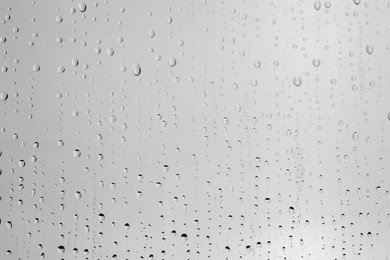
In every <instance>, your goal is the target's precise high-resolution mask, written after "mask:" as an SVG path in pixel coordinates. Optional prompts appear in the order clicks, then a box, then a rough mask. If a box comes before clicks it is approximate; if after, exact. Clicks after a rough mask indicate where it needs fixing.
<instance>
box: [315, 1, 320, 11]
mask: <svg viewBox="0 0 390 260" xmlns="http://www.w3.org/2000/svg"><path fill="white" fill-rule="evenodd" d="M314 9H316V10H317V11H318V10H320V9H321V2H320V1H318V0H316V1H314Z"/></svg>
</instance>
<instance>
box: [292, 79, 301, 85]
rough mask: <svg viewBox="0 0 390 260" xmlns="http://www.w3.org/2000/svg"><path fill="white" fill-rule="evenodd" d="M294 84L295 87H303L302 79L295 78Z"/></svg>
mask: <svg viewBox="0 0 390 260" xmlns="http://www.w3.org/2000/svg"><path fill="white" fill-rule="evenodd" d="M293 83H294V85H295V86H297V87H299V86H300V85H302V79H301V78H300V77H294V79H293Z"/></svg>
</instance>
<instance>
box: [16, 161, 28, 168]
mask: <svg viewBox="0 0 390 260" xmlns="http://www.w3.org/2000/svg"><path fill="white" fill-rule="evenodd" d="M18 165H19V167H21V168H23V167H24V166H26V162H25V161H24V160H20V161H19V163H18Z"/></svg>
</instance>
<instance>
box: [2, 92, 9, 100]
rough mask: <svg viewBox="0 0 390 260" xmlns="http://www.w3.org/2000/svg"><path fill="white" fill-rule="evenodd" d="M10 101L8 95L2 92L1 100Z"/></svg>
mask: <svg viewBox="0 0 390 260" xmlns="http://www.w3.org/2000/svg"><path fill="white" fill-rule="evenodd" d="M7 99H8V94H7V93H6V92H0V100H1V101H6V100H7Z"/></svg>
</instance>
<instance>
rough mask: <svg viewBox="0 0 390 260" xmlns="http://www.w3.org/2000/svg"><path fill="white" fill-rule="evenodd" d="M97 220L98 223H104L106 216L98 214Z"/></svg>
mask: <svg viewBox="0 0 390 260" xmlns="http://www.w3.org/2000/svg"><path fill="white" fill-rule="evenodd" d="M98 219H99V221H100V222H102V221H104V220H105V219H106V216H104V214H103V213H100V214H99V216H98Z"/></svg>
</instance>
